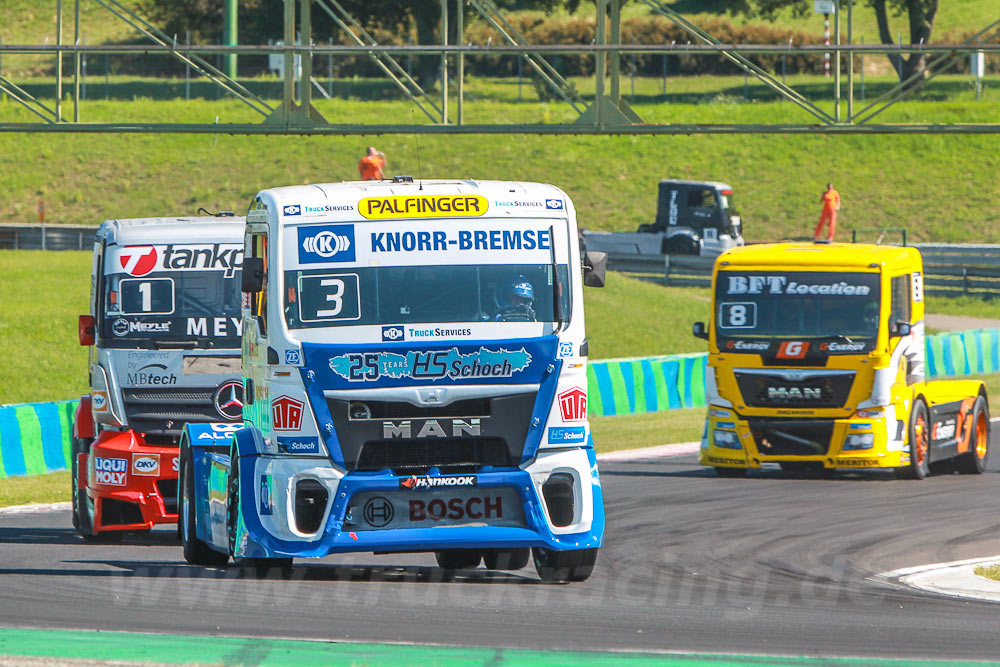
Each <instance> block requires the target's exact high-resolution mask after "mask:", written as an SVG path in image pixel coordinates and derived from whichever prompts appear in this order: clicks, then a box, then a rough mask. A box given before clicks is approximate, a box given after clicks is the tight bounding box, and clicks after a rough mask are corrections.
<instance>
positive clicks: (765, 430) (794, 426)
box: [748, 419, 834, 456]
mask: <svg viewBox="0 0 1000 667" xmlns="http://www.w3.org/2000/svg"><path fill="white" fill-rule="evenodd" d="M748 421H749V424H750V433H751V434H752V435H753V439H754V443H755V444H756V445H757V451H758V452H759V453H760V455H761V456H825V455H826V453H827V451H829V449H830V439H831V438H832V437H833V425H834V422H833V420H830V419H810V420H791V419H750V420H748Z"/></svg>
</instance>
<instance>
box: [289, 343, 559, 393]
mask: <svg viewBox="0 0 1000 667" xmlns="http://www.w3.org/2000/svg"><path fill="white" fill-rule="evenodd" d="M556 343H557V338H556V337H555V336H547V337H545V338H525V339H512V340H507V341H504V342H502V343H501V342H493V341H483V342H481V343H463V344H459V345H454V344H451V345H433V344H430V343H428V344H425V345H422V346H421V348H420V349H416V350H405V349H404V350H397V349H394V350H393V351H392V352H389V351H386V350H385V349H384V348H383V347H382V346H381V345H377V344H376V345H350V346H346V345H328V344H322V343H303V345H302V350H303V353H304V354H305V368H304V369H303V370H304V371H305V372H307V371H310V370H311V371H313V372H314V373H315V382H317V383H319V384H320V385H321V386H322V387H323V388H325V389H347V388H352V387H359V386H362V385H364V386H365V387H366V388H367V387H404V386H412V385H418V384H428V383H430V384H536V383H539V382H541V381H542V380H543V379H544V377H545V376H546V375H547V374H548V373H549V372H551V371H550V370H549V367H550V366H551V365H552V364H553V362H554V360H555V358H556ZM309 384H312V382H309V383H307V386H308V385H309Z"/></svg>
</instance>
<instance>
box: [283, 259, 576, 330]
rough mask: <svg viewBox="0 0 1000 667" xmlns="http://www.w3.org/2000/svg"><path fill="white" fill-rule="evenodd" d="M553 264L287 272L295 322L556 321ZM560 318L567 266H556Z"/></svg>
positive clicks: (296, 325)
mask: <svg viewBox="0 0 1000 667" xmlns="http://www.w3.org/2000/svg"><path fill="white" fill-rule="evenodd" d="M552 268H553V266H552V265H551V264H488V265H472V266H470V265H442V266H436V265H434V266H382V267H359V268H350V269H336V268H330V267H328V268H324V269H309V270H301V271H286V272H285V286H286V290H285V303H284V308H285V319H286V321H287V322H288V327H289V328H290V329H306V328H313V327H333V326H352V325H361V324H408V323H448V322H553V321H555V320H556V319H559V317H557V313H556V309H555V308H554V302H555V288H554V286H553V282H552V277H553V276H552ZM558 276H559V285H560V288H561V294H562V297H561V299H560V313H559V315H560V316H561V319H563V320H565V319H567V318H568V317H569V315H568V314H569V313H570V312H571V311H570V298H569V292H570V290H569V271H568V269H567V267H566V265H565V264H560V265H559V266H558Z"/></svg>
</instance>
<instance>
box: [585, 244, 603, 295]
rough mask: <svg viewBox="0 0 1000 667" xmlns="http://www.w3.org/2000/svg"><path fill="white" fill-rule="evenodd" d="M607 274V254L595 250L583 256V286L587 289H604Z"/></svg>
mask: <svg viewBox="0 0 1000 667" xmlns="http://www.w3.org/2000/svg"><path fill="white" fill-rule="evenodd" d="M607 272H608V253H606V252H598V251H596V250H591V251H588V252H587V253H585V254H584V256H583V284H584V285H586V286H587V287H604V283H605V278H606V274H607Z"/></svg>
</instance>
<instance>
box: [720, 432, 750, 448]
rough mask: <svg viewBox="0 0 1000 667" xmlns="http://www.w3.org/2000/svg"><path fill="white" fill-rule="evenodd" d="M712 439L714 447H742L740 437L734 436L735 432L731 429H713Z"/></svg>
mask: <svg viewBox="0 0 1000 667" xmlns="http://www.w3.org/2000/svg"><path fill="white" fill-rule="evenodd" d="M714 440H715V446H716V447H722V448H723V449H743V445H741V444H740V439H739V438H738V437H736V433H734V432H733V431H715V432H714Z"/></svg>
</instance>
